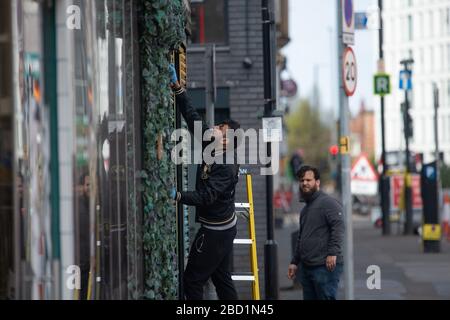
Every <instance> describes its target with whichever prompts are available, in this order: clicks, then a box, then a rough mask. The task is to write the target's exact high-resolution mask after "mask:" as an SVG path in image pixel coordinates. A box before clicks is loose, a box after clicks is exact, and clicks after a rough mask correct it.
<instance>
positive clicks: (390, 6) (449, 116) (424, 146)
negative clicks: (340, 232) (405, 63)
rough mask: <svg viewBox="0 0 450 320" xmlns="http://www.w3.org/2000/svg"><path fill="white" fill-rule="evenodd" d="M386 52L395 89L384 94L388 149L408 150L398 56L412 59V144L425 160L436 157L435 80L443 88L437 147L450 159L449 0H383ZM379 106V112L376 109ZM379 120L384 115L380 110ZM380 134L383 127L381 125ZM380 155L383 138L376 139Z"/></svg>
mask: <svg viewBox="0 0 450 320" xmlns="http://www.w3.org/2000/svg"><path fill="white" fill-rule="evenodd" d="M383 3H384V7H383V23H384V30H383V35H384V54H385V65H386V72H387V73H389V74H391V83H392V93H391V94H390V95H388V96H386V98H385V103H386V106H385V120H386V150H387V151H388V152H390V151H391V152H397V151H401V150H404V148H405V142H404V134H403V116H402V113H401V109H400V108H401V107H400V105H401V103H402V102H403V101H404V95H405V93H404V91H402V90H399V72H400V70H401V69H402V68H403V67H402V66H401V65H400V61H401V60H403V59H408V58H413V59H414V64H413V67H412V70H413V71H412V91H411V92H410V101H411V104H410V114H411V116H412V119H413V138H412V140H411V145H410V149H411V151H412V152H414V153H416V154H423V161H424V162H430V161H433V160H434V159H435V157H434V148H435V142H434V141H435V138H434V103H433V89H432V88H433V83H435V84H436V85H437V87H438V88H439V102H440V108H439V111H438V127H439V148H440V151H441V152H442V153H443V158H444V161H445V163H447V164H450V1H448V0H431V1H425V0H392V1H391V0H389V1H384V2H383ZM377 111H379V110H378V109H377ZM377 119H378V120H377V123H380V122H379V119H380V114H379V112H377ZM377 137H378V138H379V137H380V128H379V126H378V129H377ZM377 154H381V138H379V139H377Z"/></svg>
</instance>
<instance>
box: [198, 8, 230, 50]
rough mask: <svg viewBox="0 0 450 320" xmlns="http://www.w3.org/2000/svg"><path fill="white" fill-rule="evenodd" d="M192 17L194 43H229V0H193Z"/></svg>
mask: <svg viewBox="0 0 450 320" xmlns="http://www.w3.org/2000/svg"><path fill="white" fill-rule="evenodd" d="M191 19H192V34H191V42H192V43H193V44H205V43H215V44H222V45H225V44H227V42H228V34H227V33H228V31H227V29H228V28H227V26H228V25H227V0H192V1H191Z"/></svg>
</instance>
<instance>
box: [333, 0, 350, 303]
mask: <svg viewBox="0 0 450 320" xmlns="http://www.w3.org/2000/svg"><path fill="white" fill-rule="evenodd" d="M342 1H345V0H337V1H336V3H337V32H338V62H339V63H338V65H339V66H342V65H343V52H344V49H345V48H346V47H347V46H346V45H345V44H344V43H343V32H342V31H343V26H342V23H343V19H342V15H343V10H342ZM340 69H341V68H338V70H339V72H338V84H339V115H340V117H339V119H340V129H339V131H340V139H339V140H340V143H341V144H342V141H347V142H348V137H349V131H350V130H349V107H348V96H347V95H346V93H345V91H344V83H343V78H344V77H343V74H342V72H344V71H343V70H340ZM341 149H342V148H341ZM340 159H341V161H340V162H341V190H342V192H341V195H342V204H343V208H344V218H345V237H344V288H345V299H346V300H353V299H354V294H353V282H354V275H353V226H352V203H351V201H352V198H351V190H350V154H349V152H348V146H347V148H346V152H345V153H340Z"/></svg>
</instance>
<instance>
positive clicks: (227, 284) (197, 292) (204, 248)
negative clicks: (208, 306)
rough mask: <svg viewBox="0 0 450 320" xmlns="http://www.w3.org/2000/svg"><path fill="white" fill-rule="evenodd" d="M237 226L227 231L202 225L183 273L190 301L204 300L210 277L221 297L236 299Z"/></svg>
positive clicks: (186, 294)
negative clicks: (233, 268)
mask: <svg viewBox="0 0 450 320" xmlns="http://www.w3.org/2000/svg"><path fill="white" fill-rule="evenodd" d="M236 232H237V230H236V227H233V228H231V229H228V230H224V231H216V230H209V229H206V228H204V227H201V228H200V230H199V231H198V232H197V234H196V236H195V239H194V242H193V244H192V246H191V250H190V251H189V259H188V263H187V266H186V270H185V272H184V292H185V296H186V299H187V300H203V286H204V285H205V284H206V282H207V281H208V279H209V278H211V280H212V282H213V284H214V286H215V287H216V292H217V296H218V298H219V299H220V300H237V298H238V296H237V292H236V288H235V287H234V284H233V280H232V279H231V267H232V266H231V263H232V255H233V240H234V238H235V237H236Z"/></svg>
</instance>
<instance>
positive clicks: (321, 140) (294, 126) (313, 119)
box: [286, 100, 331, 180]
mask: <svg viewBox="0 0 450 320" xmlns="http://www.w3.org/2000/svg"><path fill="white" fill-rule="evenodd" d="M330 114H331V113H330ZM286 126H287V130H288V147H289V151H290V153H292V152H294V151H295V150H297V149H303V151H304V161H305V163H306V164H309V165H313V166H316V167H318V168H319V170H320V171H321V174H322V176H323V178H322V180H326V179H328V178H329V174H330V167H329V152H328V150H329V147H330V145H331V130H330V127H329V126H328V125H327V124H326V123H325V122H324V121H323V120H322V119H321V117H320V113H319V111H318V109H316V108H313V107H312V106H311V104H310V103H309V101H308V100H302V101H300V103H299V105H298V107H297V108H296V109H295V110H294V112H292V113H291V114H290V115H289V116H287V118H286Z"/></svg>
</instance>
